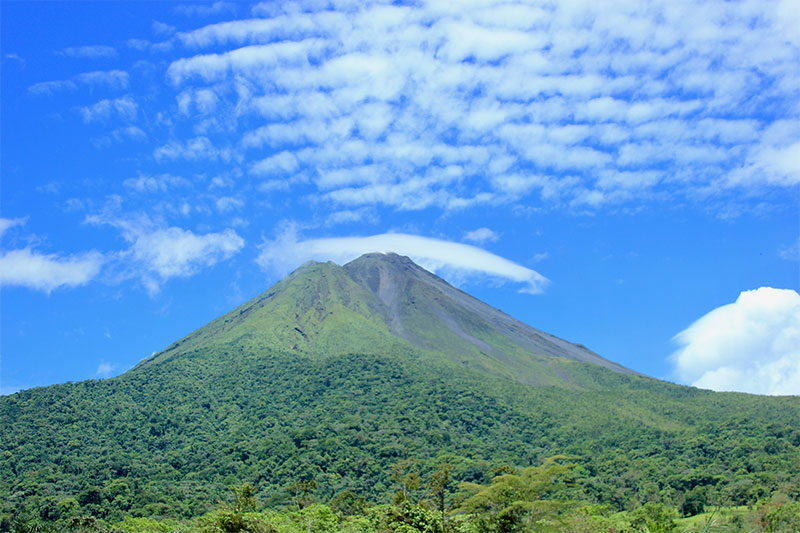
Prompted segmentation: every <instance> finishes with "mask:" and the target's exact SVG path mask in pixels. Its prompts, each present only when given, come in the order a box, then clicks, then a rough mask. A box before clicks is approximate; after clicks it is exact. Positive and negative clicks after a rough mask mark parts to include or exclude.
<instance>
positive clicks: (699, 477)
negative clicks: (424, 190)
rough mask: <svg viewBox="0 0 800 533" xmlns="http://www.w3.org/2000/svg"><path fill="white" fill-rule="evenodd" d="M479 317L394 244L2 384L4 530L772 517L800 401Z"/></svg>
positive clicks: (395, 526)
mask: <svg viewBox="0 0 800 533" xmlns="http://www.w3.org/2000/svg"><path fill="white" fill-rule="evenodd" d="M382 276H383V277H382ZM439 284H441V285H439ZM437 287H439V290H438V292H437ZM441 287H444V288H441ZM486 308H488V306H485V305H484V304H481V303H480V302H477V300H474V299H471V298H469V297H468V296H466V295H464V294H463V293H461V292H460V291H457V290H456V289H453V288H452V287H449V285H446V284H445V283H444V282H442V281H441V280H438V278H435V277H434V276H432V275H430V274H428V273H426V272H424V271H422V270H421V269H419V268H418V267H416V266H415V265H413V263H410V262H409V261H407V260H404V259H403V258H398V257H397V256H376V255H372V256H365V257H364V258H361V259H359V260H356V261H355V262H353V263H351V264H350V265H347V266H345V267H338V266H336V265H333V264H312V265H308V266H306V267H303V268H301V269H300V270H298V271H297V272H295V273H294V274H292V275H291V276H289V277H288V278H286V279H285V280H284V281H282V282H280V283H279V284H278V285H276V286H275V287H273V288H272V289H270V291H268V292H267V293H265V294H264V295H262V296H260V297H259V298H256V299H254V300H252V301H251V302H248V303H247V304H245V305H243V306H241V307H240V308H238V309H236V310H234V311H232V312H231V313H228V314H226V315H225V316H223V317H221V318H220V319H218V320H216V321H214V322H212V323H211V324H209V325H208V326H206V327H205V328H202V329H200V330H198V331H197V332H195V333H193V334H192V335H190V336H188V337H186V338H185V339H183V340H182V341H180V342H178V343H176V344H174V345H172V346H170V347H169V348H167V349H166V350H165V351H163V352H161V353H159V354H157V355H155V356H154V357H152V358H150V359H148V360H146V361H144V362H142V363H141V364H140V365H138V366H137V367H136V368H134V369H133V370H131V371H129V372H127V373H126V374H124V375H122V376H120V377H118V378H114V379H109V380H103V381H87V382H81V383H69V384H65V385H56V386H52V387H45V388H40V389H33V390H28V391H22V392H19V393H17V394H14V395H12V396H8V397H4V398H2V399H0V424H1V425H2V428H3V430H2V436H1V437H0V438H2V441H1V442H0V449H2V452H1V453H2V455H0V499H2V513H3V516H2V527H3V528H5V529H11V528H12V527H16V528H18V530H20V531H26V530H31V528H34V527H46V526H47V525H48V524H49V525H51V526H52V527H53V528H55V529H62V530H63V529H67V528H69V527H70V525H72V527H73V529H77V530H80V529H81V528H83V529H91V528H95V529H98V528H103V527H105V528H106V529H110V527H107V526H108V524H117V525H118V527H117V529H118V530H125V531H161V530H164V531H170V530H173V529H176V530H180V528H181V527H182V528H184V530H189V529H191V528H205V529H206V530H209V531H237V530H251V531H301V530H302V531H308V530H310V531H339V530H351V531H442V530H443V527H444V529H445V530H453V531H457V530H460V531H518V530H559V529H560V530H568V531H608V530H609V528H610V527H614V529H615V531H620V530H625V529H626V528H628V530H642V528H645V527H647V528H648V529H650V530H651V531H656V530H659V528H662V529H661V530H669V529H668V526H669V524H672V523H673V521H674V519H675V518H677V517H678V515H687V516H688V515H696V514H698V513H702V512H703V511H704V510H710V509H712V508H714V506H729V507H730V506H741V505H758V504H764V505H765V504H766V503H767V502H774V503H771V504H770V505H773V507H769V506H766V507H763V506H762V507H756V510H754V511H753V513H758V512H762V511H761V510H760V509H763V513H762V514H763V516H761V518H758V517H756V518H752V520H751V518H743V517H742V516H738V515H737V516H738V518H736V517H732V516H733V515H731V516H726V517H723V516H722V513H720V514H718V515H717V517H716V518H714V520H717V522H715V524H711V522H710V521H709V522H708V524H707V525H708V526H709V527H711V526H712V525H714V527H717V525H719V524H720V523H722V522H721V520H722V519H723V518H724V520H726V521H727V522H728V523H730V524H733V522H735V521H736V520H739V522H737V523H740V525H741V527H742V528H746V527H751V526H752V527H756V526H754V525H753V524H756V522H757V521H758V520H761V521H760V522H758V524H760V525H758V527H760V528H761V530H763V531H781V529H775V528H773V529H772V530H770V529H769V528H768V521H765V520H766V518H765V517H767V513H768V512H772V515H770V516H774V515H776V513H784V514H786V515H787V516H788V518H786V519H785V520H784V522H786V520H789V522H786V523H788V524H791V519H792V516H794V514H793V513H795V514H796V511H797V507H796V506H797V505H798V504H797V503H794V502H796V501H797V500H798V499H799V498H800V398H798V397H785V398H775V397H759V396H752V395H745V394H732V393H713V392H708V391H702V390H698V389H693V388H688V387H682V386H677V385H672V384H668V383H664V382H660V381H657V380H653V379H650V378H646V377H642V376H638V375H636V374H634V373H632V372H629V371H626V370H625V369H623V368H622V367H618V366H617V365H614V364H613V363H609V362H607V361H605V360H602V359H601V358H599V357H598V356H596V355H595V354H592V353H591V352H589V351H588V350H586V349H584V348H582V347H579V346H575V345H571V344H569V343H566V342H564V341H561V340H559V339H555V338H554V337H551V336H549V335H546V334H544V333H542V332H537V331H536V330H532V329H531V328H527V327H526V326H524V325H520V324H519V323H518V322H515V321H513V319H510V318H509V317H507V316H506V315H502V314H501V313H499V312H497V311H494V310H491V308H488V309H489V310H491V311H487V309H486ZM525 328H527V329H525ZM514 376H519V379H515V378H514ZM531 384H535V386H532V385H531ZM556 455H563V456H566V458H561V459H557V458H556V459H549V460H546V459H547V458H548V457H552V456H556ZM445 465H447V466H445ZM445 474H446V475H445ZM243 483H249V484H252V485H253V486H254V487H255V488H256V489H257V492H255V493H254V492H252V491H251V490H250V489H249V488H247V487H246V486H243V485H242V484H243ZM231 486H237V487H241V488H240V489H238V492H237V493H236V498H235V499H234V501H233V502H231V503H229V504H223V505H220V504H219V503H218V501H219V500H226V499H227V495H228V494H229V492H230V487H231ZM437 487H438V488H437ZM312 502H317V503H314V504H312ZM318 503H327V505H318ZM375 504H393V505H388V506H387V505H384V506H380V505H378V506H377V507H375ZM264 509H276V510H275V511H264ZM280 509H284V510H282V511H281V510H280ZM256 511H262V512H256ZM620 511H629V512H626V513H623V514H615V513H618V512H620ZM346 515H350V516H351V518H348V519H345V518H343V517H344V516H346ZM748 516H749V515H748ZM781 516H782V515H781ZM90 517H91V518H90ZM198 517H200V518H198ZM779 518H780V519H781V520H783V518H781V517H780V516H779ZM151 519H158V520H162V521H161V522H153V521H152V520H151ZM163 520H174V522H172V523H171V524H172V526H168V524H170V522H167V521H163ZM191 520H194V521H191ZM748 520H750V521H749V522H748ZM776 520H777V519H776ZM181 521H183V522H181ZM309 521H315V522H313V523H314V525H313V527H312V526H311V525H309V524H310V522H309ZM648 521H649V522H648ZM784 522H780V523H779V524H781V523H784ZM776 523H778V522H776ZM104 524H105V525H104ZM119 524H127V525H125V526H124V527H123V526H122V525H119ZM137 524H138V525H137ZM181 524H183V525H181ZM189 524H192V525H189ZM292 524H294V525H292ZM298 524H299V525H298ZM325 524H327V525H325ZM359 524H360V525H359ZM400 524H405V526H403V527H406V526H407V528H406V529H403V527H401V526H400ZM443 524H444V525H443ZM663 524H667V525H663ZM744 524H750V525H749V526H746V525H744ZM162 526H163V528H164V529H158V528H160V527H162ZM351 526H352V527H351ZM171 527H172V529H170V528H171ZM697 527H698V528H701V527H703V524H698V526H697ZM730 527H734V526H730ZM737 527H738V526H737ZM781 527H782V526H781ZM787 527H789V528H791V527H793V526H791V525H790V526H787ZM25 528H28V529H25ZM137 528H138V529H137ZM148 528H149V529H148ZM215 528H216V529H215ZM270 528H272V529H270ZM292 528H294V529H292ZM548 528H549V529H548ZM581 528H583V529H581ZM663 528H667V529H663ZM698 530H702V529H698ZM707 530H709V531H712V530H713V529H707ZM744 530H747V529H744ZM752 530H755V529H752ZM790 530H791V529H786V531H790ZM792 531H793V530H792Z"/></svg>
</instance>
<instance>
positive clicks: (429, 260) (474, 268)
mask: <svg viewBox="0 0 800 533" xmlns="http://www.w3.org/2000/svg"><path fill="white" fill-rule="evenodd" d="M369 252H394V253H397V254H400V255H407V256H409V257H410V258H411V259H413V260H414V261H415V262H417V263H418V264H419V265H420V266H422V267H423V268H426V269H427V270H430V271H431V272H436V273H439V274H440V275H443V276H444V277H450V278H453V277H454V278H456V279H460V278H462V277H463V276H470V275H479V276H488V277H490V278H495V279H499V280H503V281H510V282H512V283H518V284H521V288H520V292H525V293H529V294H539V293H541V292H543V291H544V289H545V287H547V285H549V283H550V280H548V279H547V278H546V277H544V276H542V275H541V274H539V273H538V272H536V271H534V270H531V269H529V268H527V267H524V266H522V265H518V264H517V263H514V262H512V261H509V260H508V259H505V258H503V257H500V256H498V255H495V254H493V253H491V252H487V251H486V250H483V249H482V248H478V247H477V246H471V245H469V244H462V243H458V242H450V241H444V240H440V239H432V238H429V237H421V236H419V235H408V234H404V233H384V234H381V235H372V236H369V237H334V238H327V239H308V240H304V241H300V240H298V239H297V235H296V233H295V231H294V230H291V229H290V230H289V231H287V232H285V233H284V234H283V235H282V236H281V237H279V238H278V239H277V240H275V241H272V242H265V243H264V244H262V246H261V254H260V255H259V257H258V262H259V264H260V265H261V266H262V267H264V268H267V267H272V268H276V269H277V270H288V269H289V268H292V267H294V266H297V265H298V264H300V263H303V262H305V261H308V260H322V261H327V260H332V261H335V262H337V263H339V264H344V263H346V262H348V261H351V260H353V259H355V258H356V257H358V256H360V255H363V254H365V253H369Z"/></svg>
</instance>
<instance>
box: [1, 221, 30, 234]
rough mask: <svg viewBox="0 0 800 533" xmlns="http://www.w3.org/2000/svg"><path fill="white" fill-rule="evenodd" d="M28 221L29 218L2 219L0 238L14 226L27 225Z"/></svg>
mask: <svg viewBox="0 0 800 533" xmlns="http://www.w3.org/2000/svg"><path fill="white" fill-rule="evenodd" d="M27 220H28V219H27V218H0V237H2V236H3V234H5V232H6V231H8V230H10V229H11V228H13V227H14V226H21V225H23V224H25V222H26V221H27Z"/></svg>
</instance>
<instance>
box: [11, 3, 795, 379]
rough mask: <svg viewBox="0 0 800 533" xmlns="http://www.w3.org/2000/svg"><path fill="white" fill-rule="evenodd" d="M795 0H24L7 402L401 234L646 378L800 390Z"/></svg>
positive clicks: (469, 283) (142, 349)
mask: <svg viewBox="0 0 800 533" xmlns="http://www.w3.org/2000/svg"><path fill="white" fill-rule="evenodd" d="M793 3H794V2H792V1H775V2H764V1H763V0H754V1H740V2H717V1H709V2H675V1H674V0H670V1H663V2H661V1H654V2H647V3H642V2H638V1H629V2H628V1H619V2H613V3H612V4H610V5H609V4H607V3H604V2H590V1H588V0H574V1H571V2H527V3H524V2H523V3H517V2H494V1H489V0H487V1H469V2H413V3H412V2H408V3H398V4H396V5H391V4H384V3H372V2H346V1H343V2H298V3H292V2H264V3H252V4H246V3H239V2H236V3H228V2H215V3H205V4H192V3H172V2H170V3H166V2H165V3H159V2H135V3H125V2H91V3H89V2H87V3H80V2H3V3H2V4H0V9H2V17H0V18H1V19H2V43H1V44H2V46H1V48H2V117H1V120H2V124H1V126H2V138H1V140H0V142H1V143H2V145H1V147H0V148H1V155H2V161H1V162H0V165H2V167H1V170H2V191H1V192H2V196H1V197H0V202H1V203H0V207H1V208H2V211H1V212H0V217H1V218H0V233H2V236H0V239H2V240H1V241H0V246H1V247H2V252H0V253H1V254H2V255H0V283H2V292H0V302H1V303H2V315H1V323H0V328H1V329H0V333H1V334H2V339H1V341H0V342H1V343H2V345H1V349H2V353H1V356H2V361H1V362H2V366H1V367H0V392H2V393H6V394H7V393H11V392H14V391H16V390H19V389H24V388H30V387H34V386H42V385H48V384H52V383H61V382H65V381H69V380H72V381H75V380H83V379H97V378H104V377H109V376H114V375H118V374H119V373H121V372H124V371H125V370H126V369H128V368H130V367H131V366H133V365H134V364H136V362H138V361H139V360H141V359H143V358H145V357H148V356H149V355H151V354H152V353H153V352H156V351H158V350H161V349H163V348H164V347H166V346H167V345H168V344H169V343H171V342H172V341H174V340H177V339H178V338H180V337H182V336H184V335H186V334H187V333H189V332H191V331H192V330H194V329H196V328H198V327H201V326H202V325H204V324H205V323H207V322H208V321H210V320H211V319H213V318H215V317H216V316H219V315H220V314H222V313H224V312H226V311H227V310H229V309H231V308H232V307H234V306H235V305H237V304H239V303H241V302H243V301H245V300H247V299H249V298H251V297H253V296H255V295H257V294H258V293H260V292H261V291H263V290H265V289H266V288H268V287H269V286H270V285H271V284H272V283H274V282H275V281H277V280H278V279H280V277H281V276H282V275H284V274H286V273H287V272H289V271H290V270H292V269H293V268H295V267H296V266H298V265H299V264H301V263H302V262H304V261H306V260H308V259H317V260H325V259H333V260H336V261H337V262H343V261H347V260H348V259H350V258H353V257H356V256H357V255H359V254H361V253H364V252H367V251H388V250H393V251H398V252H400V253H404V254H406V255H409V256H411V257H412V258H413V259H415V260H416V261H418V262H419V263H420V264H422V265H423V266H425V267H426V268H429V269H431V270H434V271H436V272H437V273H438V274H439V275H441V276H443V277H445V278H446V279H447V280H449V281H450V282H451V283H454V284H456V285H458V286H459V287H461V288H462V289H464V290H466V291H468V292H470V293H472V294H474V295H475V296H477V297H478V298H480V299H482V300H484V301H486V302H488V303H490V304H492V305H494V306H496V307H498V308H500V309H502V310H504V311H506V312H507V313H509V314H511V315H512V316H514V317H516V318H519V319H520V320H522V321H524V322H526V323H528V324H531V325H532V326H534V327H537V328H540V329H543V330H545V331H548V332H550V333H553V334H555V335H558V336H560V337H563V338H565V339H567V340H570V341H573V342H579V343H582V344H584V345H586V346H587V347H589V348H590V349H592V350H594V351H596V352H597V353H599V354H600V355H602V356H604V357H606V358H608V359H611V360H614V361H617V362H619V363H621V364H623V365H625V366H627V367H629V368H632V369H635V370H637V371H640V372H643V373H645V374H648V375H651V376H654V377H659V378H663V379H669V380H672V381H677V382H680V383H686V384H696V385H698V386H703V387H706V388H714V389H718V390H743V391H747V392H756V393H770V394H798V393H800V351H799V350H800V348H798V347H800V295H798V294H797V290H798V289H799V288H800V248H799V243H800V214H799V213H800V208H799V205H800V197H799V196H798V193H799V192H800V188H799V187H798V185H800V76H798V72H800V34H798V32H797V31H796V30H797V28H798V27H800V15H799V14H798V13H800V10H798V9H796V5H794V6H793V5H792V4H793Z"/></svg>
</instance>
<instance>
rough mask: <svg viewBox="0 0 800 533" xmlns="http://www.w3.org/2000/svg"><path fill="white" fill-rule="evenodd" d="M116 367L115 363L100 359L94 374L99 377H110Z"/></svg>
mask: <svg viewBox="0 0 800 533" xmlns="http://www.w3.org/2000/svg"><path fill="white" fill-rule="evenodd" d="M116 369H117V365H114V364H111V363H109V362H106V361H100V364H99V365H97V371H96V372H95V375H97V376H99V377H101V378H107V377H110V376H111V374H112V373H113V372H114V370H116Z"/></svg>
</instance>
